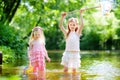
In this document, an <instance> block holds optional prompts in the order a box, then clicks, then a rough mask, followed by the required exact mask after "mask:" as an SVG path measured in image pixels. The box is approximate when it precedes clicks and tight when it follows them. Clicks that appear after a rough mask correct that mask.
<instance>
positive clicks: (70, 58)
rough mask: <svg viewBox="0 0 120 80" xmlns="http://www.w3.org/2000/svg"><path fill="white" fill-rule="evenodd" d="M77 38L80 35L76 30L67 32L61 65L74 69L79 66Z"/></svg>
mask: <svg viewBox="0 0 120 80" xmlns="http://www.w3.org/2000/svg"><path fill="white" fill-rule="evenodd" d="M79 38H80V36H79V35H78V34H77V33H76V32H70V33H69V36H68V37H67V39H66V48H65V52H64V53H63V56H62V61H61V65H64V66H66V67H68V68H75V69H76V68H79V67H80V63H81V61H80V58H81V57H80V49H79V44H80V43H79V40H80V39H79Z"/></svg>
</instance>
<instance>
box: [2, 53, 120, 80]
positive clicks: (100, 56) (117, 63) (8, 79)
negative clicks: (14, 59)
mask: <svg viewBox="0 0 120 80" xmlns="http://www.w3.org/2000/svg"><path fill="white" fill-rule="evenodd" d="M50 54H51V55H50ZM50 54H49V55H50V57H51V59H52V62H51V63H47V62H46V69H47V70H46V80H120V53H119V52H96V51H93V52H83V53H82V54H81V68H80V69H78V70H77V71H78V72H77V73H76V74H72V73H71V71H70V70H69V73H64V72H63V66H61V65H60V60H61V54H59V55H60V56H58V53H55V54H54V53H50ZM53 55H54V56H55V57H56V58H57V59H55V58H52V56H53ZM25 66H26V65H22V66H11V65H7V64H3V65H2V66H0V80H28V79H29V80H30V79H32V78H33V77H34V75H30V76H29V75H23V69H24V68H25ZM1 70H2V71H1ZM33 80H35V79H33Z"/></svg>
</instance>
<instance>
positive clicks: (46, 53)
mask: <svg viewBox="0 0 120 80" xmlns="http://www.w3.org/2000/svg"><path fill="white" fill-rule="evenodd" d="M43 46H44V51H45V58H46V59H47V61H48V62H50V61H51V60H50V58H49V56H48V52H47V50H46V48H45V44H43Z"/></svg>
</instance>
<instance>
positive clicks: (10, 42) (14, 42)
mask: <svg viewBox="0 0 120 80" xmlns="http://www.w3.org/2000/svg"><path fill="white" fill-rule="evenodd" d="M0 26H1V27H0V45H1V46H6V47H9V48H10V49H11V50H12V51H10V53H11V54H12V55H13V56H12V55H11V54H9V51H8V50H6V49H5V48H6V47H5V48H3V49H5V50H4V51H6V52H5V53H6V54H7V55H5V56H4V57H5V58H6V59H5V60H8V59H7V58H9V56H10V59H13V57H14V59H13V60H16V59H24V58H25V54H26V48H27V47H26V41H25V40H22V37H21V36H20V31H19V30H17V29H16V28H14V27H11V26H8V25H3V24H2V23H0ZM11 56H12V57H11ZM9 61H11V60H9Z"/></svg>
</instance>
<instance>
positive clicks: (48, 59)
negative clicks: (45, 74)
mask: <svg viewBox="0 0 120 80" xmlns="http://www.w3.org/2000/svg"><path fill="white" fill-rule="evenodd" d="M45 58H46V59H47V61H48V62H50V61H51V60H50V58H49V57H48V53H47V51H46V50H45Z"/></svg>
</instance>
